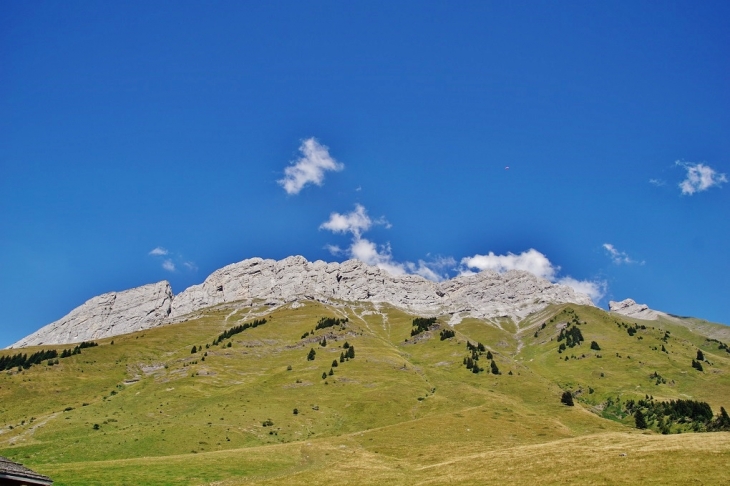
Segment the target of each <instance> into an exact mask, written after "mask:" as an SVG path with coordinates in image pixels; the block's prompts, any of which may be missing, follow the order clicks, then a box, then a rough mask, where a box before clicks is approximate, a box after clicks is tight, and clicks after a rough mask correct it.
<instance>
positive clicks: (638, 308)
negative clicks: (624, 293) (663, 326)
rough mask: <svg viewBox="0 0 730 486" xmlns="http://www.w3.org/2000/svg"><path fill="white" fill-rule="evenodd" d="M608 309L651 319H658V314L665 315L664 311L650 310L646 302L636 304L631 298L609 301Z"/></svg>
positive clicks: (629, 315)
mask: <svg viewBox="0 0 730 486" xmlns="http://www.w3.org/2000/svg"><path fill="white" fill-rule="evenodd" d="M608 310H609V311H611V312H615V313H617V314H621V315H624V316H627V317H633V318H636V319H646V320H652V321H653V320H655V319H658V318H659V316H665V317H666V314H665V313H663V312H659V311H655V310H652V309H650V308H649V306H648V305H646V304H637V303H636V302H635V301H633V300H632V299H626V300H622V301H621V302H614V301H610V302H609V303H608Z"/></svg>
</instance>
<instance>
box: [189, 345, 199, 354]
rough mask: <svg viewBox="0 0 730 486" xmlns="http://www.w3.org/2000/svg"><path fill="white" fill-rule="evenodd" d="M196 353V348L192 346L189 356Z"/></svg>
mask: <svg viewBox="0 0 730 486" xmlns="http://www.w3.org/2000/svg"><path fill="white" fill-rule="evenodd" d="M197 352H198V348H196V347H195V346H193V349H191V350H190V354H195V353H197Z"/></svg>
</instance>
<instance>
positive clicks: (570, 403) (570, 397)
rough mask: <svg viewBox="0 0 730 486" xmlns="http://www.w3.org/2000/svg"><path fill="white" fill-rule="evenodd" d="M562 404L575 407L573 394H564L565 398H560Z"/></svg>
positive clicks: (566, 392)
mask: <svg viewBox="0 0 730 486" xmlns="http://www.w3.org/2000/svg"><path fill="white" fill-rule="evenodd" d="M560 403H562V404H563V405H567V406H569V407H572V406H574V403H573V394H572V393H570V392H569V391H565V392H563V396H561V397H560Z"/></svg>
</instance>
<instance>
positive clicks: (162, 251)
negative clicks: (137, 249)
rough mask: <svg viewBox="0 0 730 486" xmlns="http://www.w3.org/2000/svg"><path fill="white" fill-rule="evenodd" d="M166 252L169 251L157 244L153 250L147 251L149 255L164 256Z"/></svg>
mask: <svg viewBox="0 0 730 486" xmlns="http://www.w3.org/2000/svg"><path fill="white" fill-rule="evenodd" d="M168 253H169V252H168V251H167V249H165V248H162V247H161V246H158V247H157V248H155V249H154V250H152V251H150V252H149V253H148V254H149V255H152V256H165V255H167V254H168Z"/></svg>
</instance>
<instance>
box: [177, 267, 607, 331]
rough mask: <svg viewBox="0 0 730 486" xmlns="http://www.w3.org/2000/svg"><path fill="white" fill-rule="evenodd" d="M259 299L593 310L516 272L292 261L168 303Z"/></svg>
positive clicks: (566, 291) (221, 273) (217, 279)
mask: <svg viewBox="0 0 730 486" xmlns="http://www.w3.org/2000/svg"><path fill="white" fill-rule="evenodd" d="M253 299H264V300H266V301H267V302H270V303H273V304H283V303H287V302H293V301H296V300H301V299H313V300H319V301H324V302H336V301H349V302H354V301H364V302H374V303H384V304H390V305H393V306H395V307H398V308H401V309H404V310H407V311H410V312H417V313H422V314H430V315H437V314H455V313H459V314H460V315H461V316H462V317H464V316H472V317H477V318H490V317H500V316H509V317H511V318H512V319H514V320H516V321H519V320H521V319H523V318H524V317H526V316H527V315H528V314H531V313H532V312H535V311H538V310H541V309H543V308H544V307H545V306H547V305H548V304H551V303H568V302H570V303H576V304H584V305H593V304H592V302H591V300H590V298H589V297H588V296H587V295H584V294H580V293H577V292H575V291H574V290H573V289H572V288H570V287H567V286H564V285H556V284H552V283H550V282H548V281H547V280H545V279H542V278H539V277H535V276H534V275H532V274H530V273H527V272H521V271H510V272H506V273H503V274H500V273H496V272H492V271H484V272H480V273H478V274H474V275H468V276H460V277H456V278H453V279H451V280H447V281H445V282H440V283H437V282H432V281H430V280H426V279H425V278H423V277H420V276H417V275H400V276H394V275H390V274H389V273H388V272H386V271H384V270H381V269H379V268H377V267H371V266H368V265H366V264H364V263H362V262H360V261H358V260H348V261H346V262H343V263H326V262H323V261H316V262H309V261H307V260H306V259H305V258H304V257H301V256H293V257H289V258H285V259H284V260H281V261H275V260H264V259H261V258H251V259H249V260H244V261H242V262H239V263H234V264H232V265H228V266H226V267H223V268H221V269H220V270H217V271H215V272H213V273H212V274H211V275H210V276H209V277H208V278H207V279H205V281H204V282H203V283H202V284H200V285H194V286H192V287H190V288H188V289H187V290H185V291H184V292H182V293H181V294H178V295H177V296H176V297H175V299H174V300H173V302H172V313H171V315H170V317H171V318H173V319H174V318H179V317H180V316H183V315H185V314H188V313H190V312H193V311H195V310H197V309H201V308H204V307H209V306H212V305H216V304H221V303H224V302H234V301H252V300H253Z"/></svg>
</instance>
